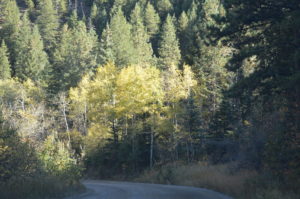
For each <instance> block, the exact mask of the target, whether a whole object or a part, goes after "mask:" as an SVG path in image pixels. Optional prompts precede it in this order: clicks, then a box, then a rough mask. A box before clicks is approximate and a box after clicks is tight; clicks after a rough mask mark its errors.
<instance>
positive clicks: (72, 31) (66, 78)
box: [51, 21, 98, 92]
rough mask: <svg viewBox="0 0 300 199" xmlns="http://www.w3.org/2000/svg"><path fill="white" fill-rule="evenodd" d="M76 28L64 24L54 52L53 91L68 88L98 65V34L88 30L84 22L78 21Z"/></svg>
mask: <svg viewBox="0 0 300 199" xmlns="http://www.w3.org/2000/svg"><path fill="white" fill-rule="evenodd" d="M76 24H77V25H76V26H75V27H74V28H68V26H67V25H64V27H63V29H62V32H61V38H60V40H59V46H58V48H56V50H55V52H54V69H53V70H54V73H55V74H54V76H53V77H52V78H53V79H52V82H51V84H52V85H51V86H52V88H51V89H52V91H53V92H58V91H60V90H63V91H65V90H67V89H69V88H70V87H74V86H76V85H77V83H78V82H79V81H80V80H81V77H82V75H84V74H85V73H90V72H92V71H93V69H94V68H95V66H96V65H97V62H96V61H97V56H98V55H97V50H96V47H97V45H98V41H97V36H96V33H95V31H94V30H93V29H91V30H87V28H86V26H85V24H84V22H82V21H79V22H76Z"/></svg>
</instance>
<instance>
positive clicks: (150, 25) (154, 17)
mask: <svg viewBox="0 0 300 199" xmlns="http://www.w3.org/2000/svg"><path fill="white" fill-rule="evenodd" d="M144 21H145V26H146V28H147V32H148V34H149V35H150V37H154V36H155V35H157V34H158V32H159V26H160V18H159V15H158V14H157V13H156V10H155V9H154V7H153V5H152V4H151V3H150V2H148V4H147V7H146V8H145V12H144Z"/></svg>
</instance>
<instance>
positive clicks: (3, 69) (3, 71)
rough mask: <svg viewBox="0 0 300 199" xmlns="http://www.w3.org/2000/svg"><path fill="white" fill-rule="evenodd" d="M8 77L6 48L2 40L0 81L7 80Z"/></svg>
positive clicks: (0, 48)
mask: <svg viewBox="0 0 300 199" xmlns="http://www.w3.org/2000/svg"><path fill="white" fill-rule="evenodd" d="M10 77H11V74H10V64H9V60H8V52H7V47H6V44H5V42H4V40H2V44H1V47H0V80H3V79H9V78H10Z"/></svg>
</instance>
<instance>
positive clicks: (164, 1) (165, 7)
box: [156, 0, 173, 18]
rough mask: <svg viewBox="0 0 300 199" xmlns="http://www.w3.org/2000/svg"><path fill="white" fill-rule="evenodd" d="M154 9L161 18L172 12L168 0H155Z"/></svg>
mask: <svg viewBox="0 0 300 199" xmlns="http://www.w3.org/2000/svg"><path fill="white" fill-rule="evenodd" d="M156 8H157V10H158V12H159V14H160V16H161V17H162V18H165V17H166V16H167V15H168V14H172V12H173V5H172V3H171V2H170V0H157V1H156Z"/></svg>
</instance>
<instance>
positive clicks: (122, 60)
mask: <svg viewBox="0 0 300 199" xmlns="http://www.w3.org/2000/svg"><path fill="white" fill-rule="evenodd" d="M110 28H111V31H112V40H113V44H114V46H113V51H114V57H115V58H116V65H117V66H126V65H129V64H132V63H134V61H135V59H134V54H135V49H134V45H133V40H132V37H131V25H130V24H129V23H128V22H127V20H126V18H125V17H124V15H123V12H122V10H121V8H119V9H118V11H117V12H116V14H115V15H114V16H113V17H112V19H111V23H110Z"/></svg>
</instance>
